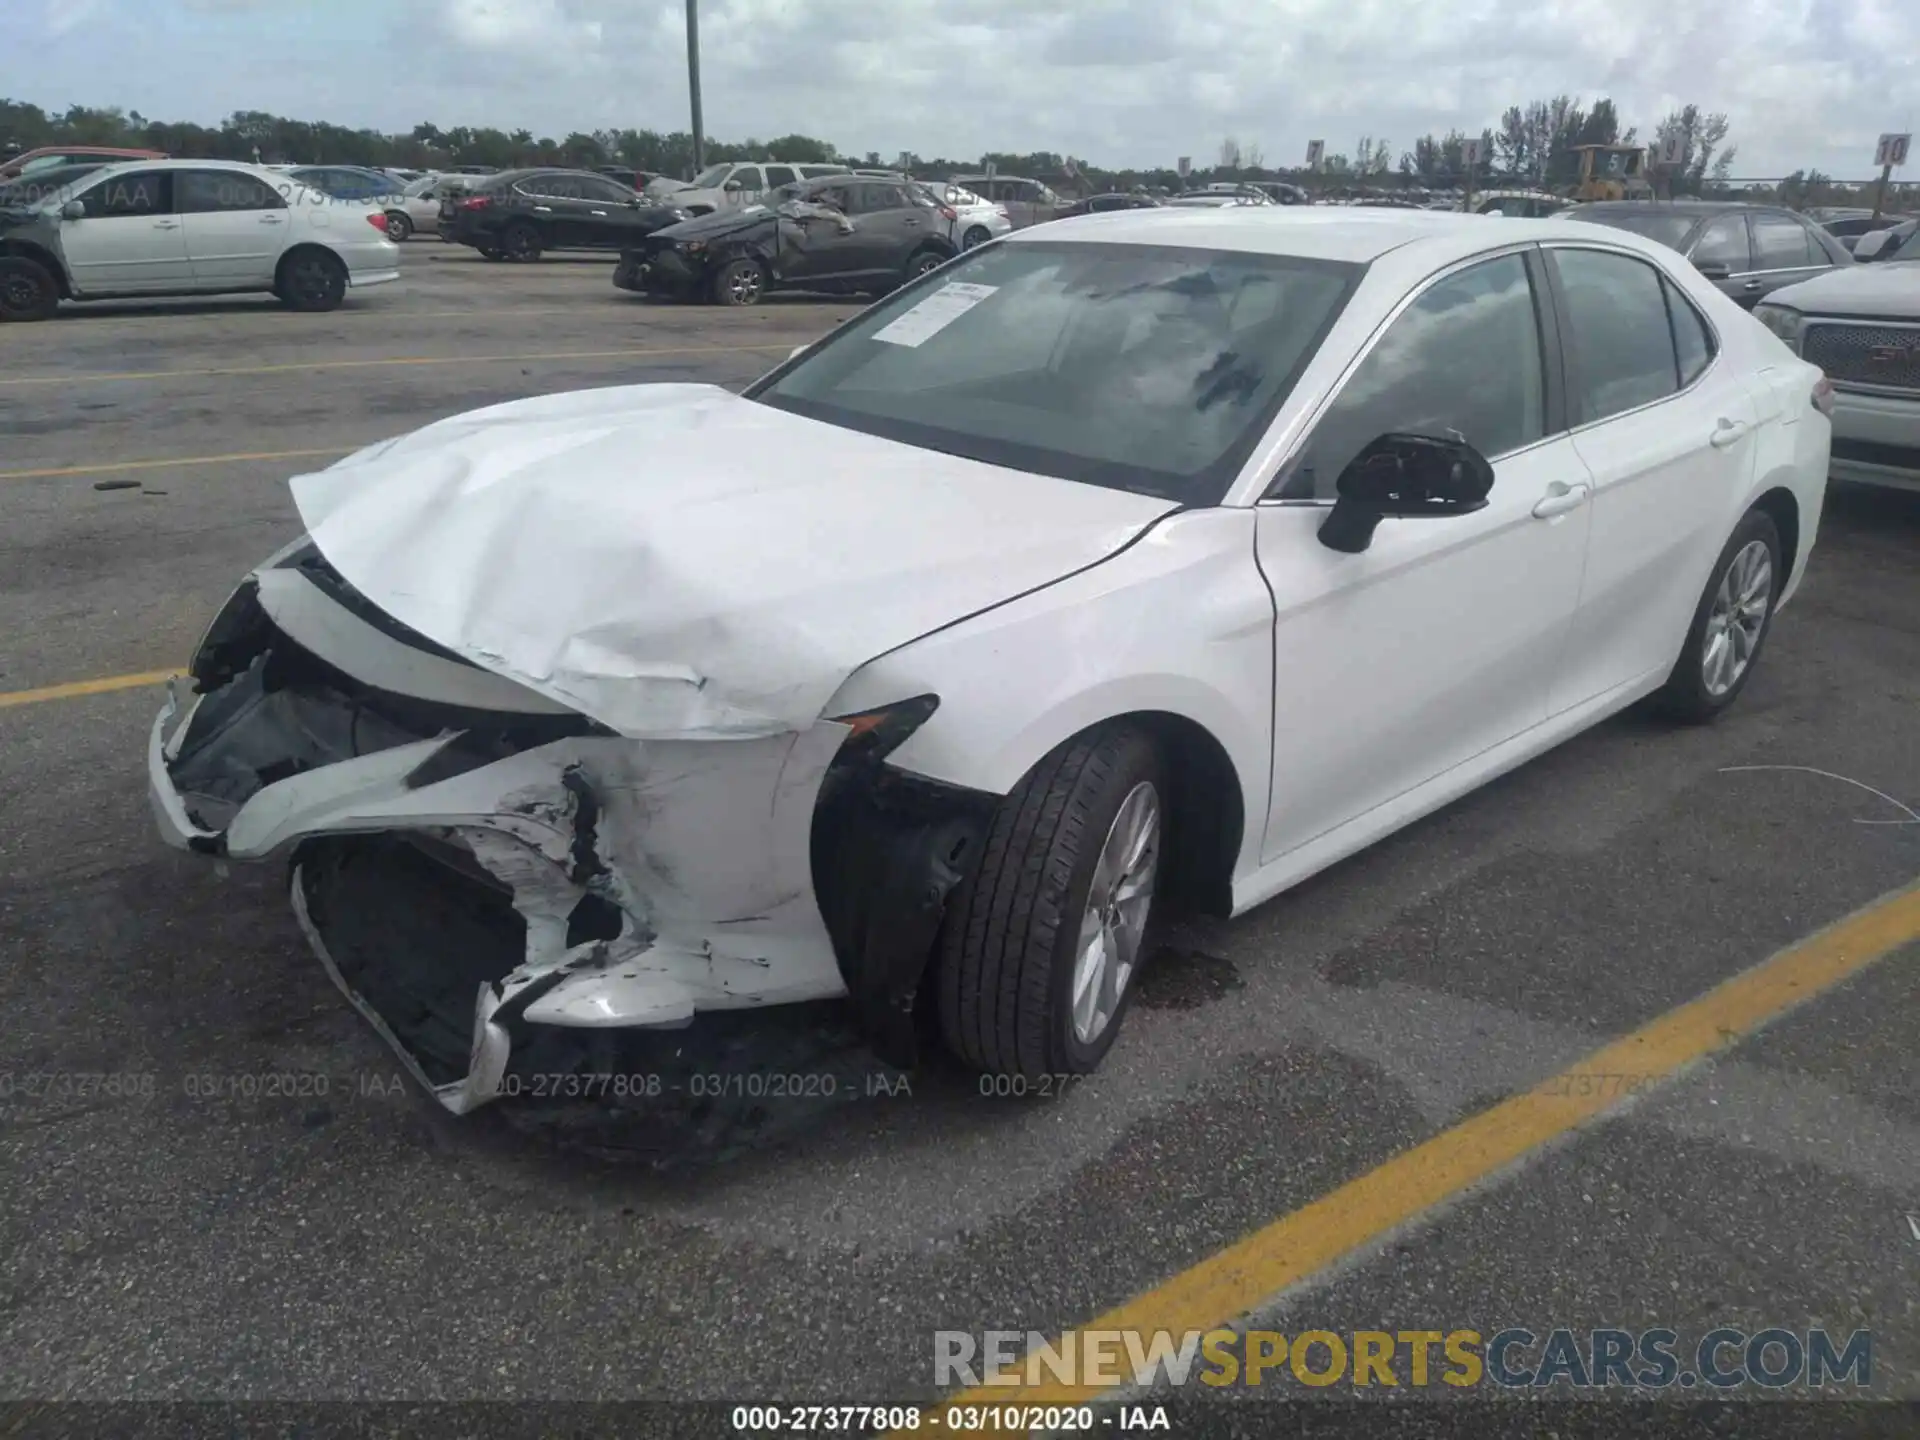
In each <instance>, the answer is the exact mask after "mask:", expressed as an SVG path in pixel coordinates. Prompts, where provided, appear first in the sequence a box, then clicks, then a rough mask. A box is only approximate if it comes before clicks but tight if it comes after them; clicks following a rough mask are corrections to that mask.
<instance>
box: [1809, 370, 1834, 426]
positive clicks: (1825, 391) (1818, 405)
mask: <svg viewBox="0 0 1920 1440" xmlns="http://www.w3.org/2000/svg"><path fill="white" fill-rule="evenodd" d="M1813 408H1814V409H1816V410H1818V411H1819V412H1820V413H1821V414H1822V415H1825V416H1826V417H1827V418H1828V419H1832V418H1833V382H1832V381H1831V380H1829V379H1827V377H1826V376H1824V375H1822V376H1821V377H1820V378H1819V379H1818V380H1816V381H1814V382H1813Z"/></svg>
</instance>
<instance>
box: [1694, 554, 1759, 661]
mask: <svg viewBox="0 0 1920 1440" xmlns="http://www.w3.org/2000/svg"><path fill="white" fill-rule="evenodd" d="M1772 603H1773V554H1772V552H1771V551H1770V550H1768V548H1767V545H1766V542H1765V541H1762V540H1750V541H1748V542H1747V543H1746V544H1745V545H1743V546H1741V547H1740V549H1739V551H1738V552H1737V553H1736V554H1735V555H1734V557H1733V560H1732V561H1731V562H1730V563H1729V564H1728V566H1727V568H1726V571H1725V572H1724V573H1723V574H1722V575H1721V576H1720V584H1719V586H1718V587H1717V588H1716V589H1715V590H1714V592H1713V608H1712V609H1711V610H1709V611H1708V612H1707V633H1706V639H1705V643H1704V644H1703V645H1702V646H1701V647H1700V682H1701V684H1702V685H1703V686H1704V687H1705V689H1706V692H1707V693H1708V694H1709V695H1711V696H1713V697H1714V698H1715V699H1718V698H1719V697H1720V696H1722V695H1725V694H1726V693H1727V692H1728V691H1730V690H1732V689H1733V687H1734V686H1735V685H1737V684H1739V683H1740V677H1741V676H1742V675H1744V674H1746V673H1747V666H1749V665H1750V664H1752V663H1753V654H1754V651H1755V650H1757V649H1759V647H1760V633H1761V631H1762V630H1764V629H1765V628H1766V623H1767V610H1768V607H1769V606H1770V605H1771V604H1772Z"/></svg>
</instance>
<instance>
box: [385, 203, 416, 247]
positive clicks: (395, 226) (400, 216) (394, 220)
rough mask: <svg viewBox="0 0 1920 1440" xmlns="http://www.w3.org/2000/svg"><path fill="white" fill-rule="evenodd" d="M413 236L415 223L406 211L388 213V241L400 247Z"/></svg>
mask: <svg viewBox="0 0 1920 1440" xmlns="http://www.w3.org/2000/svg"><path fill="white" fill-rule="evenodd" d="M412 235H413V221H412V219H411V218H410V217H409V216H408V215H407V212H406V211H404V210H389V211H387V239H389V240H391V241H393V243H394V244H396V245H398V244H399V243H400V242H401V241H402V240H406V239H410V238H411V237H412Z"/></svg>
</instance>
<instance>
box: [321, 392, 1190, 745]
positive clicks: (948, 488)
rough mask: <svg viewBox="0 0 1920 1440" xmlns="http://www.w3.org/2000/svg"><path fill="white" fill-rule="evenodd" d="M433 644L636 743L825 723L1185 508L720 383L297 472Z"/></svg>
mask: <svg viewBox="0 0 1920 1440" xmlns="http://www.w3.org/2000/svg"><path fill="white" fill-rule="evenodd" d="M293 495H294V500H295V503H296V504H297V505H298V507H299V509H300V513H301V516H302V518H303V519H304V520H305V522H306V524H307V527H308V529H309V531H310V532H311V534H312V537H313V540H314V543H315V544H316V545H318V547H319V549H320V551H321V553H322V554H323V555H325V556H326V557H327V559H328V561H329V562H330V563H331V564H332V565H333V566H334V568H335V569H336V570H338V571H339V573H340V574H341V575H342V576H343V577H344V578H345V579H346V580H347V582H348V583H349V584H351V585H352V586H353V587H354V588H355V589H357V590H358V591H359V592H360V593H361V594H362V595H364V596H365V597H366V598H367V599H368V600H370V601H372V602H373V603H374V604H375V605H377V606H378V607H380V608H381V609H382V610H384V611H386V612H387V613H388V614H390V615H391V616H393V618H395V619H396V620H399V621H400V622H401V623H402V624H404V625H407V626H410V627H411V628H413V629H414V630H417V631H419V632H420V633H421V634H422V635H424V636H426V637H427V638H429V639H431V640H433V641H436V642H437V643H439V644H441V645H443V646H445V647H447V648H448V649H449V650H452V651H454V652H455V653H457V654H460V655H462V656H465V657H467V658H468V659H471V660H472V661H474V662H475V663H476V664H479V665H482V666H484V667H486V668H487V669H490V670H493V671H495V672H497V673H499V674H502V675H506V676H508V677H510V678H512V679H514V680H517V681H519V682H520V683H522V684H524V685H527V686H529V687H530V688H532V689H534V690H536V691H538V692H540V693H541V694H544V695H546V696H548V697H550V698H551V699H554V700H557V701H559V702H561V703H562V704H566V705H569V706H571V707H573V708H575V709H578V710H579V711H581V712H582V713H584V714H586V715H589V716H591V717H592V718H594V719H596V720H599V721H601V722H602V723H603V724H606V725H608V726H610V727H612V728H613V729H615V730H617V731H620V732H621V733H623V734H626V735H630V736H634V737H636V738H654V739H665V738H676V737H678V738H691V737H700V736H706V737H712V736H735V737H741V738H745V737H749V736H757V735H767V734H774V733H779V732H781V731H788V730H804V729H806V728H807V727H808V726H810V725H812V724H813V723H814V722H815V721H816V720H818V719H819V718H820V717H821V715H822V713H823V711H824V710H825V707H826V706H827V704H828V702H829V701H830V700H831V699H832V697H833V694H834V692H835V691H836V690H838V689H839V688H840V686H841V685H842V684H843V683H844V682H845V680H846V679H847V677H848V676H850V675H851V674H852V673H853V672H854V671H855V670H857V669H858V668H859V667H860V666H861V665H863V664H865V663H866V662H867V661H868V660H870V659H873V658H874V657H875V656H878V655H881V654H884V653H885V652H887V651H889V650H892V649H895V648H897V647H898V646H900V645H904V644H906V643H908V642H909V641H912V640H915V639H918V638H919V637H920V636H922V635H925V634H926V633H928V632H929V631H932V630H935V629H938V628H940V627H941V626H944V625H946V624H949V623H951V622H953V621H955V620H959V619H962V618H964V617H966V616H968V615H971V614H974V613H977V612H978V611H980V610H983V609H987V608H990V607H992V606H994V605H997V604H1000V603H1002V602H1004V601H1006V600H1009V599H1012V598H1013V597H1015V596H1017V595H1020V594H1023V593H1025V592H1027V591H1029V590H1032V589H1034V588H1036V587H1039V586H1042V585H1046V584H1050V583H1052V582H1053V581H1056V580H1059V579H1061V578H1062V577H1064V576H1066V575H1068V574H1070V573H1072V572H1073V571H1076V570H1079V569H1083V568H1085V567H1086V566H1088V565H1091V564H1094V563H1096V562H1097V561H1099V560H1101V559H1104V558H1105V557H1107V556H1108V555H1111V554H1113V553H1114V552H1115V551H1116V550H1119V549H1120V548H1122V547H1123V546H1125V545H1126V544H1127V543H1128V542H1129V541H1130V540H1132V539H1133V538H1134V537H1135V536H1137V535H1138V534H1139V533H1140V532H1141V531H1142V530H1143V529H1145V528H1146V527H1147V526H1149V525H1151V524H1152V523H1153V522H1154V521H1155V520H1156V519H1158V518H1159V517H1160V516H1162V515H1164V514H1167V513H1168V512H1170V511H1171V510H1173V509H1175V508H1177V507H1176V506H1174V505H1173V503H1172V502H1169V501H1166V500H1161V499H1154V498H1151V497H1147V496H1140V495H1132V494H1128V493H1125V492H1122V491H1118V490H1108V489H1103V488H1101V487H1098V486H1092V485H1081V484H1076V483H1074V482H1071V481H1065V480H1056V479H1053V478H1050V477H1047V476H1041V475H1033V474H1028V473H1024V472H1020V471H1013V470H1005V469H1001V468H999V467H997V466H992V465H986V464H982V463H979V462H977V461H972V460H965V459H960V458H957V457H954V456H948V455H941V454H938V453H935V452H932V451H927V450H920V449H916V448H914V447H911V446H907V445H902V444H897V443H895V442H893V441H889V440H883V439H879V438H876V437H872V436H866V435H861V434H857V433H855V432H852V431H849V430H843V429H840V428H838V427H835V426H831V425H826V424H823V423H820V422H818V421H814V420H808V419H804V418H802V417H799V416H795V415H791V414H787V413H785V412H783V411H779V410H775V409H772V408H770V407H768V406H764V405H759V404H756V403H754V402H752V401H748V400H743V399H740V398H739V397H738V396H735V395H732V394H730V393H728V392H727V391H725V390H721V389H719V388H718V387H715V386H708V385H640V386H628V387H621V388H616V389H604V390H588V391H576V392H572V393H568V394H561V395H552V396H544V397H539V398H535V399H531V400H522V401H515V402H513V403H511V404H507V405H500V406H495V407H492V408H490V409H485V410H477V411H474V412H472V413H470V414H467V415H460V416H455V417H453V418H451V419H448V420H443V421H440V422H438V423H437V424H434V425H429V426H427V427H426V428H425V429H423V430H419V431H416V432H414V433H413V434H411V435H408V436H405V437H403V438H401V439H399V440H397V441H392V442H388V443H386V444H383V445H377V446H372V447H370V448H369V449H367V450H364V451H361V452H359V453H358V454H356V455H352V456H349V457H348V458H347V459H346V460H344V461H342V462H340V463H339V464H338V465H336V466H334V467H332V468H330V469H327V470H323V471H319V472H317V473H314V474H309V475H302V476H299V477H297V478H295V479H294V481H293Z"/></svg>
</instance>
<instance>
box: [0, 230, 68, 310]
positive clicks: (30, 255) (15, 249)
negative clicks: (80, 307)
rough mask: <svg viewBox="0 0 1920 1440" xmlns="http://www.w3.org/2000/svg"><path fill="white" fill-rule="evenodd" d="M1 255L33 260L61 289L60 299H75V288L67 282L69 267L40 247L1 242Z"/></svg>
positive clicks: (17, 242)
mask: <svg viewBox="0 0 1920 1440" xmlns="http://www.w3.org/2000/svg"><path fill="white" fill-rule="evenodd" d="M0 255H11V256H14V257H15V258H17V259H20V260H31V261H33V263H34V264H36V265H39V266H42V267H44V268H45V269H46V271H47V273H48V274H50V275H52V276H53V283H54V284H56V285H58V286H59V287H60V298H61V299H62V300H71V299H73V286H72V285H70V284H69V283H68V282H67V267H66V266H64V265H62V264H61V263H60V262H59V261H58V260H57V259H55V258H54V257H53V256H52V255H51V254H49V253H48V252H47V251H46V250H44V249H42V248H41V247H40V246H38V245H28V244H25V243H23V242H21V241H19V240H0Z"/></svg>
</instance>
